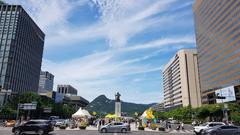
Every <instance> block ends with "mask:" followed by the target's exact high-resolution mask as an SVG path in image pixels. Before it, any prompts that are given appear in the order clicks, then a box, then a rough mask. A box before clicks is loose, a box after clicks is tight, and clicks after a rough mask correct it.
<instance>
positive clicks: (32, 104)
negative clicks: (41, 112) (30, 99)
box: [20, 103, 37, 110]
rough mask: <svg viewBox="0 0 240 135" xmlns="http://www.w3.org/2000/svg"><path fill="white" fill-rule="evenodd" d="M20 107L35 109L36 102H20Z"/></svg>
mask: <svg viewBox="0 0 240 135" xmlns="http://www.w3.org/2000/svg"><path fill="white" fill-rule="evenodd" d="M20 109H22V110H36V109H37V104H36V103H24V104H20Z"/></svg>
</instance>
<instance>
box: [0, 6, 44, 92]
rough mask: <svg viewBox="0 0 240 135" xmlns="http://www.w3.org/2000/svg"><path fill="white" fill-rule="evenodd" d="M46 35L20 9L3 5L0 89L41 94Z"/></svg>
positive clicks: (0, 31)
mask: <svg viewBox="0 0 240 135" xmlns="http://www.w3.org/2000/svg"><path fill="white" fill-rule="evenodd" d="M44 38H45V35H44V33H43V32H42V31H41V29H40V28H39V27H38V26H37V25H36V23H35V22H34V21H33V20H32V19H31V17H30V16H29V15H28V14H27V13H26V11H25V10H24V9H23V8H22V7H21V6H20V5H5V4H0V87H1V89H4V90H11V91H12V92H14V93H24V92H27V91H32V92H37V91H38V83H39V74H40V69H41V62H42V55H43V46H44Z"/></svg>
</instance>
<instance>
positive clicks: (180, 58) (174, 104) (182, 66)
mask: <svg viewBox="0 0 240 135" xmlns="http://www.w3.org/2000/svg"><path fill="white" fill-rule="evenodd" d="M163 88H164V108H165V110H166V111H168V110H171V109H175V108H179V107H184V106H188V105H191V106H192V107H194V108H195V107H199V106H201V94H200V86H199V78H198V65H197V51H196V49H183V50H180V51H178V52H177V54H176V55H175V56H174V57H173V58H172V59H171V60H170V62H169V63H168V64H167V65H166V66H165V67H164V69H163Z"/></svg>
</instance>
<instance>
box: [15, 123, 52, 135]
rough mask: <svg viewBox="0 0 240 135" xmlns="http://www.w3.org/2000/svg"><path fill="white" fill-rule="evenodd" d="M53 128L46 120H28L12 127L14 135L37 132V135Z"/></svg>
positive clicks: (41, 134) (46, 132)
mask: <svg viewBox="0 0 240 135" xmlns="http://www.w3.org/2000/svg"><path fill="white" fill-rule="evenodd" d="M53 130H54V127H53V125H52V124H51V121H48V120H30V121H27V122H25V123H21V124H18V125H15V126H14V127H13V128H12V133H14V135H21V134H23V133H24V134H26V133H37V134H38V135H43V134H48V133H49V132H52V131H53Z"/></svg>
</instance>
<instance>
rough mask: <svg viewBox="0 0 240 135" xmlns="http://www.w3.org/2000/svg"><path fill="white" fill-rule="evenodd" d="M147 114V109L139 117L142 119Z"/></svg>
mask: <svg viewBox="0 0 240 135" xmlns="http://www.w3.org/2000/svg"><path fill="white" fill-rule="evenodd" d="M146 116H147V110H145V111H144V113H143V114H142V115H141V116H140V117H139V118H140V119H143V118H145V117H146Z"/></svg>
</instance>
